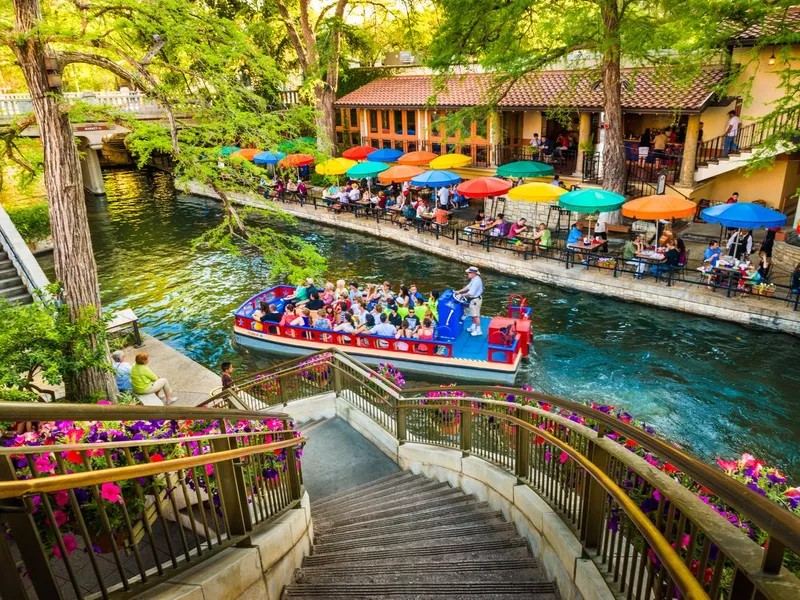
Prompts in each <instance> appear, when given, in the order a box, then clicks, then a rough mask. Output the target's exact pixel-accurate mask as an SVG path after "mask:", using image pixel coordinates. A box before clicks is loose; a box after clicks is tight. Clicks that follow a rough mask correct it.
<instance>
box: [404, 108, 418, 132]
mask: <svg viewBox="0 0 800 600" xmlns="http://www.w3.org/2000/svg"><path fill="white" fill-rule="evenodd" d="M406 135H417V111H415V110H407V111H406Z"/></svg>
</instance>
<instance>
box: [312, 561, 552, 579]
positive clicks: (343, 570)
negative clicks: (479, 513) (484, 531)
mask: <svg viewBox="0 0 800 600" xmlns="http://www.w3.org/2000/svg"><path fill="white" fill-rule="evenodd" d="M537 570H540V567H539V562H538V561H537V560H536V559H534V558H525V559H520V560H515V561H509V560H496V559H484V560H462V561H436V562H433V561H428V562H424V563H418V562H416V563H415V562H408V561H402V560H397V561H393V562H391V563H386V564H377V565H353V566H349V567H336V566H333V567H328V566H322V567H303V568H302V569H300V570H299V571H298V575H297V578H298V579H297V581H298V583H300V582H301V580H302V581H306V580H308V579H310V578H312V577H321V578H334V577H335V578H341V579H346V578H354V579H355V578H357V577H371V576H381V577H383V576H393V575H398V576H400V575H410V574H413V575H436V574H442V573H453V574H455V573H463V574H464V575H465V576H466V575H467V574H469V573H472V572H475V571H478V572H481V573H486V574H490V573H498V574H505V575H509V574H510V573H509V572H513V571H523V572H527V571H537Z"/></svg>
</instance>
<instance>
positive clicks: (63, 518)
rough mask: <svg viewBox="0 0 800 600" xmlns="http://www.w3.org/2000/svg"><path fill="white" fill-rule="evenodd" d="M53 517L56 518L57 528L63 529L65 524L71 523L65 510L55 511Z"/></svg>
mask: <svg viewBox="0 0 800 600" xmlns="http://www.w3.org/2000/svg"><path fill="white" fill-rule="evenodd" d="M53 516H54V517H55V518H56V526H57V527H61V526H62V525H63V524H64V523H66V522H67V521H69V518H68V517H67V513H65V512H64V511H63V510H60V509H58V508H57V509H56V510H54V511H53Z"/></svg>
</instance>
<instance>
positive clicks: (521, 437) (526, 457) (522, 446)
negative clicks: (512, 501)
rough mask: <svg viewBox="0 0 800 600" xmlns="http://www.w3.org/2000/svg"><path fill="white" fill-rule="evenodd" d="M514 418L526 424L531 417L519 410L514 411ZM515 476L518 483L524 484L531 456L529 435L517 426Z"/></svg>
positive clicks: (525, 430)
mask: <svg viewBox="0 0 800 600" xmlns="http://www.w3.org/2000/svg"><path fill="white" fill-rule="evenodd" d="M514 416H515V417H516V418H518V419H520V420H522V421H525V422H526V423H530V421H531V417H532V416H533V415H532V414H531V413H529V412H528V411H524V410H522V409H520V408H517V409H514ZM515 441H516V445H517V449H516V455H517V456H516V461H515V466H516V475H517V480H518V481H519V482H520V483H525V482H527V481H528V478H529V476H530V461H531V459H530V456H531V434H530V431H528V430H527V429H526V428H524V427H520V426H519V425H517V432H516V440H515Z"/></svg>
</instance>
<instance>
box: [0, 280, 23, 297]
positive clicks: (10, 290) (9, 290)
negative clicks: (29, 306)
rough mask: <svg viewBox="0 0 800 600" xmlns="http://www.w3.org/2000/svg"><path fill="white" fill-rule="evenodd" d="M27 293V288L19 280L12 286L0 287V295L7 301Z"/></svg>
mask: <svg viewBox="0 0 800 600" xmlns="http://www.w3.org/2000/svg"><path fill="white" fill-rule="evenodd" d="M27 294H28V288H26V287H25V286H24V285H22V284H21V283H20V282H19V281H17V285H15V286H13V287H5V288H4V287H0V296H3V297H4V298H5V299H6V300H8V301H9V302H12V301H13V300H14V299H15V298H21V297H23V296H26V295H27Z"/></svg>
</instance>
